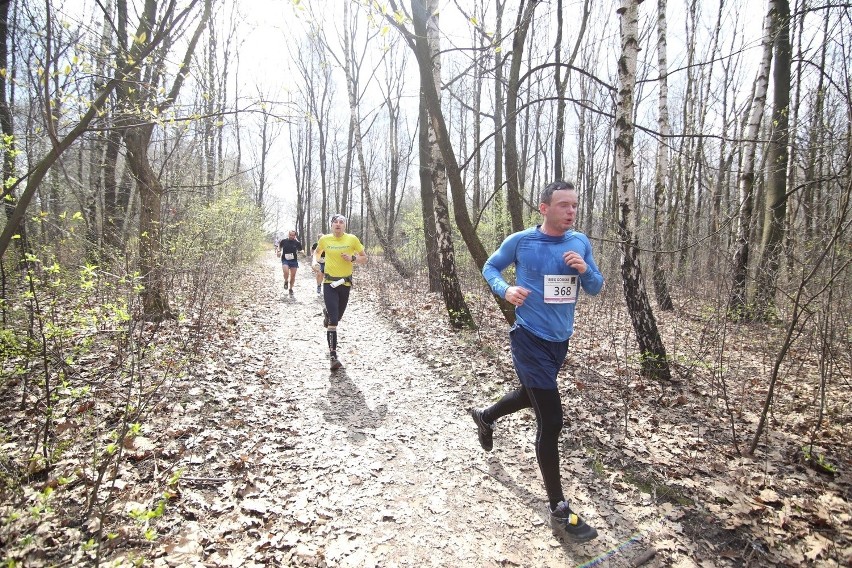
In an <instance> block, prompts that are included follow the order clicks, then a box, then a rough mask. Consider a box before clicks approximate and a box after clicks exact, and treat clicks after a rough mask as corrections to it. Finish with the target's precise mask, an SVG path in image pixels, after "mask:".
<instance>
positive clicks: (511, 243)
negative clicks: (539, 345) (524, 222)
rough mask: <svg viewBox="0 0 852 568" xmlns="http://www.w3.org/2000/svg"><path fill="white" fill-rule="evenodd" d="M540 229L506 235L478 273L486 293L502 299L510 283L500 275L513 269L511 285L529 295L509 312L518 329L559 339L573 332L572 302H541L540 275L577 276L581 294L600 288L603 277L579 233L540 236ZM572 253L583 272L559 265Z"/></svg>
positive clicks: (596, 290) (541, 287)
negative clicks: (582, 264)
mask: <svg viewBox="0 0 852 568" xmlns="http://www.w3.org/2000/svg"><path fill="white" fill-rule="evenodd" d="M540 227H541V226H540V225H539V226H536V227H532V228H529V229H526V230H524V231H520V232H518V233H514V234H512V235H509V236H508V237H506V240H504V241H503V243H502V244H501V245H500V248H498V249H497V250H496V251H495V252H494V254H492V255H491V256H490V257H488V260H487V261H486V262H485V266H483V267H482V275H483V276H484V277H485V280H486V282H488V285H489V286H490V287H491V290H492V291H493V292H494V293H495V294H497V295H498V296H500V297H501V298H505V297H506V290H507V289H508V288H509V286H510V284H509V283H508V282H506V281H505V280H504V279H503V276H502V274H501V273H502V272H503V271H504V270H505V269H506V268H508V267H509V266H510V265H511V264H514V265H515V272H516V277H515V285H516V286H521V287H523V288H526V289H527V290H529V291H530V293H529V295H528V296H527V297H526V299H525V300H524V303H523V305H521V306H518V307H517V309H516V310H515V318H516V322H517V324H518V325H521V326H523V327H524V328H526V329H527V330H529V331H531V332H532V333H534V334H535V335H536V336H538V337H540V338H542V339H545V340H547V341H565V340H567V339H569V338H570V337H571V335H572V334H573V333H574V306H575V303H545V301H544V296H545V293H544V292H545V290H544V282H545V276H559V275H568V276H570V275H577V276H578V277H579V283H580V286H581V288H582V289H583V291H584V292H585V293H587V294H590V295H592V296H594V295H596V294H597V293H598V292H600V291H601V288H603V283H604V279H603V275H602V274H601V272H600V270H599V269H598V266H597V265H596V264H595V260H594V257H593V255H592V244H591V243H590V242H589V239H588V237H586V235H584V234H583V233H578V232H577V231H574V230H570V231H567V232H566V233H565V234H564V235H562V236H559V237H551V236H549V235H545V234H544V233H542V232H541V230H540ZM569 250H570V251H574V252H576V253H578V254H579V255H580V256H582V257H583V260H584V261H585V262H586V265H587V266H588V268H587V269H586V272H584V273H583V274H579V272H577V270H575V269H573V268H571V267H570V266H568V265H566V264H565V261H564V260H563V254H564V253H565V252H567V251H569Z"/></svg>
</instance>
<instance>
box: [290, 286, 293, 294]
mask: <svg viewBox="0 0 852 568" xmlns="http://www.w3.org/2000/svg"><path fill="white" fill-rule="evenodd" d="M290 295H291V296H292V295H293V289H292V288H290Z"/></svg>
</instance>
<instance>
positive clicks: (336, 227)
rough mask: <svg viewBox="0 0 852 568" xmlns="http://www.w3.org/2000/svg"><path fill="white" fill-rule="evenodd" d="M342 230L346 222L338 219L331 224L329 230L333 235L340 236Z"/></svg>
mask: <svg viewBox="0 0 852 568" xmlns="http://www.w3.org/2000/svg"><path fill="white" fill-rule="evenodd" d="M344 229H346V221H344V220H343V219H341V218H340V217H338V218H337V219H335V220H334V221H332V222H331V230H332V232H333V233H334V234H335V235H337V236H340V235H342V234H343V230H344Z"/></svg>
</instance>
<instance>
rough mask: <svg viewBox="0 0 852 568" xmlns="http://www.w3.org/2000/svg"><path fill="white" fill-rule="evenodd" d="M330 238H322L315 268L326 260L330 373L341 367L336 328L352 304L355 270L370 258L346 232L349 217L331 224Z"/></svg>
mask: <svg viewBox="0 0 852 568" xmlns="http://www.w3.org/2000/svg"><path fill="white" fill-rule="evenodd" d="M329 225H330V226H331V234H330V235H323V236H322V237H320V239H319V240H318V241H317V248H316V249H314V264H315V265H317V266H315V268H317V269H318V268H319V261H320V258H321V257H322V256H323V255H324V256H325V278H324V279H323V286H322V294H323V300H324V301H325V309H324V310H323V315H324V316H325V317H324V318H323V325H324V326H325V327H326V330H327V331H326V339H327V340H328V351H329V357H330V358H331V370H332V371H335V370H337V369H339V368H340V367H342V366H343V365H341V363H340V360H339V359H338V358H337V324H338V323H339V322H340V319H341V318H342V317H343V312H345V311H346V305H347V304H348V303H349V291H350V289H351V286H352V266H353V265H354V264H366V263H367V255H366V254H365V253H364V245H362V244H361V241H360V240H358V237H356V236H355V235H352V234H349V233H347V232H345V229H346V217H344V216H343V215H340V214H337V215H332V217H331V219H330V220H329Z"/></svg>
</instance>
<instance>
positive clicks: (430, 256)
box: [417, 93, 441, 292]
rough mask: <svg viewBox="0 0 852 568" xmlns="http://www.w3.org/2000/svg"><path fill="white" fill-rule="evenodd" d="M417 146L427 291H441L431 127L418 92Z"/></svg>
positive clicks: (422, 98) (423, 99) (423, 100)
mask: <svg viewBox="0 0 852 568" xmlns="http://www.w3.org/2000/svg"><path fill="white" fill-rule="evenodd" d="M418 121H419V130H418V133H417V136H418V148H419V154H420V210H421V212H422V215H423V237H424V238H425V239H426V267H427V269H428V272H429V291H430V292H439V291H441V271H440V267H439V263H437V262H435V259H437V258H438V254H439V253H438V237H437V232H438V231H437V227H436V226H435V199H434V192H433V191H432V170H433V168H434V167H435V166H434V164H433V163H432V147H431V145H430V143H429V138H430V136H429V135H430V133H431V128H430V126H429V111H428V110H427V109H426V100H425V98H424V96H423V93H421V94H420V114H419V119H418Z"/></svg>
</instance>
